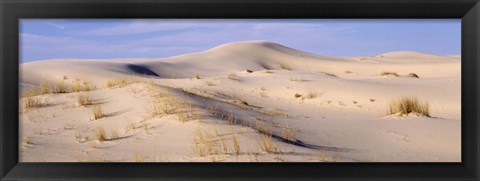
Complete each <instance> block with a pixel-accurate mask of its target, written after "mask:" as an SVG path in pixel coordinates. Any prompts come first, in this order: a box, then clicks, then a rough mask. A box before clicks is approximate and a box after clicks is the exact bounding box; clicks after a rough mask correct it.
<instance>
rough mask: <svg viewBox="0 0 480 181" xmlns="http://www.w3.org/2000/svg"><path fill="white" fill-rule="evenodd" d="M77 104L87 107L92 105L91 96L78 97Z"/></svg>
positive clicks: (82, 95)
mask: <svg viewBox="0 0 480 181" xmlns="http://www.w3.org/2000/svg"><path fill="white" fill-rule="evenodd" d="M77 103H78V104H79V105H80V106H87V105H92V104H93V103H92V99H91V98H90V96H89V95H86V94H81V95H79V96H78V97H77Z"/></svg>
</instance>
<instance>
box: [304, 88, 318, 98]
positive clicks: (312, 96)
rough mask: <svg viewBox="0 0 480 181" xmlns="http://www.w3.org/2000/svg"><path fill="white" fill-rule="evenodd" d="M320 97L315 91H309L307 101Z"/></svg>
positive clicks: (306, 96)
mask: <svg viewBox="0 0 480 181" xmlns="http://www.w3.org/2000/svg"><path fill="white" fill-rule="evenodd" d="M317 97H318V93H317V92H315V91H313V90H307V94H306V95H305V98H306V99H315V98H317Z"/></svg>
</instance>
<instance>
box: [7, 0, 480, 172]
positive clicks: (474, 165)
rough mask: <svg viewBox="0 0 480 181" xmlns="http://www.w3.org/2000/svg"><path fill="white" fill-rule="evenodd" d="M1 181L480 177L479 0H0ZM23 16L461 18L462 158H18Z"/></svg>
mask: <svg viewBox="0 0 480 181" xmlns="http://www.w3.org/2000/svg"><path fill="white" fill-rule="evenodd" d="M0 16H1V17H0V19H1V21H0V26H1V33H0V46H1V48H0V56H1V61H0V71H1V74H0V87H1V90H0V100H1V101H0V116H1V118H0V119H1V120H0V133H1V134H0V136H1V138H0V146H1V147H0V178H1V180H142V179H144V180H146V179H151V180H189V179H191V180H197V179H198V180H212V179H217V180H228V179H230V180H233V179H235V180H297V179H305V180H307V179H308V180H472V181H473V180H478V179H479V172H480V170H479V144H478V142H479V124H478V123H479V107H478V105H479V102H480V99H479V96H478V92H479V70H480V67H479V65H480V64H479V61H480V53H479V52H480V51H479V50H480V46H479V44H480V30H479V28H480V3H479V1H478V0H301V1H293V0H288V1H280V0H258V1H254V0H244V1H238V0H199V1H194V0H179V1H174V0H160V1H153V0H140V1H135V0H123V1H120V0H62V1H60V0H35V1H33V0H0ZM21 18H227V19H228V18H349V19H354V18H374V19H389V18H392V19H417V18H421V19H429V18H433V19H438V18H448V19H450V18H453V19H461V20H462V44H461V45H462V60H461V61H462V65H461V66H462V75H461V76H462V82H461V83H462V90H461V94H462V98H461V100H462V113H461V116H462V126H461V128H462V162H461V163H282V164H279V163H19V162H18V140H19V138H18V128H19V125H18V71H19V70H18V62H19V53H18V52H19V51H18V50H19V40H18V39H19V19H21Z"/></svg>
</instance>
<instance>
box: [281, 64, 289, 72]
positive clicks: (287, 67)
mask: <svg viewBox="0 0 480 181" xmlns="http://www.w3.org/2000/svg"><path fill="white" fill-rule="evenodd" d="M278 68H280V69H283V70H289V71H291V70H292V67H290V66H288V65H284V64H279V65H278Z"/></svg>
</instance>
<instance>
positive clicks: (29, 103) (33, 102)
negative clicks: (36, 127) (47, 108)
mask: <svg viewBox="0 0 480 181" xmlns="http://www.w3.org/2000/svg"><path fill="white" fill-rule="evenodd" d="M41 106H42V103H41V101H40V100H39V99H38V98H35V97H27V98H25V99H24V100H23V109H24V110H26V111H27V110H30V109H33V108H37V107H41Z"/></svg>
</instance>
